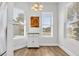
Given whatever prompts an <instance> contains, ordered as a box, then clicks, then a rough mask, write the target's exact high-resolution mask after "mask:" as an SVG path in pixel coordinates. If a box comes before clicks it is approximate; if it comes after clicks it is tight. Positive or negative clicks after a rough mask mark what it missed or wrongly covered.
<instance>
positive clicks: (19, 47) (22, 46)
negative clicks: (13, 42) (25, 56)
mask: <svg viewBox="0 0 79 59" xmlns="http://www.w3.org/2000/svg"><path fill="white" fill-rule="evenodd" d="M24 47H27V45H21V46H18V47H15V48H14V50H17V49H21V48H24Z"/></svg>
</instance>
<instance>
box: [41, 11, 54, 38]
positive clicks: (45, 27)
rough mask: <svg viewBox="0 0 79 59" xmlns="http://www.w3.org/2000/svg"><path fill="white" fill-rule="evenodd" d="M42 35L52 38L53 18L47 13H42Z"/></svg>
mask: <svg viewBox="0 0 79 59" xmlns="http://www.w3.org/2000/svg"><path fill="white" fill-rule="evenodd" d="M42 35H43V36H50V37H52V36H53V18H52V14H51V13H49V12H46V13H42Z"/></svg>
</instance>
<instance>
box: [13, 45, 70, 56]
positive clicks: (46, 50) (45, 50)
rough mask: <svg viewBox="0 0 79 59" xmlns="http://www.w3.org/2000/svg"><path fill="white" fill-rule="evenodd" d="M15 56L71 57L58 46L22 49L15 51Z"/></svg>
mask: <svg viewBox="0 0 79 59" xmlns="http://www.w3.org/2000/svg"><path fill="white" fill-rule="evenodd" d="M14 55H15V56H69V55H68V54H67V53H66V52H64V51H63V50H62V49H61V48H59V47H58V46H50V47H39V48H21V49H18V50H15V51H14Z"/></svg>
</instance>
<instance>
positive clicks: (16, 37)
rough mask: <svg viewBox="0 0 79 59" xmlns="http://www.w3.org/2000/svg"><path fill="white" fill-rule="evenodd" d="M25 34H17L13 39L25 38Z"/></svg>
mask: <svg viewBox="0 0 79 59" xmlns="http://www.w3.org/2000/svg"><path fill="white" fill-rule="evenodd" d="M24 37H25V36H15V37H14V38H13V39H21V38H24Z"/></svg>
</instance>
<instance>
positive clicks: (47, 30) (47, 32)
mask: <svg viewBox="0 0 79 59" xmlns="http://www.w3.org/2000/svg"><path fill="white" fill-rule="evenodd" d="M42 28H43V35H51V27H50V26H49V25H43V26H42Z"/></svg>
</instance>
